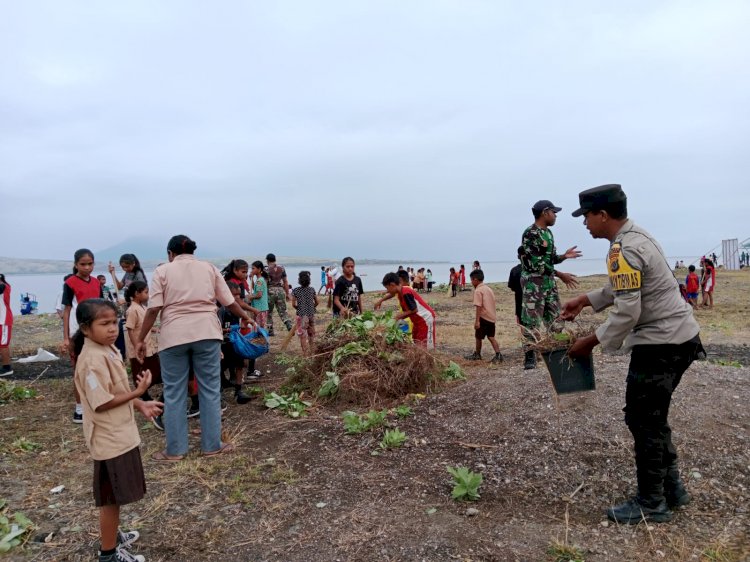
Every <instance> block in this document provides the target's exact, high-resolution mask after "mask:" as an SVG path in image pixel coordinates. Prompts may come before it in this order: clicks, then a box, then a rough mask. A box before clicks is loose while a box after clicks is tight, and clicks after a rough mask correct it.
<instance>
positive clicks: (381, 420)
mask: <svg viewBox="0 0 750 562" xmlns="http://www.w3.org/2000/svg"><path fill="white" fill-rule="evenodd" d="M387 416H388V410H381V411H379V412H378V411H377V410H370V411H369V412H367V413H366V414H365V422H366V423H367V429H373V428H375V427H380V426H381V425H383V424H385V419H386V417H387Z"/></svg>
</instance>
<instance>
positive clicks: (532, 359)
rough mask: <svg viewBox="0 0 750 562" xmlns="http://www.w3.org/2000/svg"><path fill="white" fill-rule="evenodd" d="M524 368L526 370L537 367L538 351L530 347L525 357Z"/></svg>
mask: <svg viewBox="0 0 750 562" xmlns="http://www.w3.org/2000/svg"><path fill="white" fill-rule="evenodd" d="M523 368H524V369H526V370H529V369H536V353H535V352H534V350H533V349H530V350H528V351H527V352H526V355H525V356H524V359H523Z"/></svg>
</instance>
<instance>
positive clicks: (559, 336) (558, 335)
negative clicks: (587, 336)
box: [552, 332, 570, 342]
mask: <svg viewBox="0 0 750 562" xmlns="http://www.w3.org/2000/svg"><path fill="white" fill-rule="evenodd" d="M552 339H553V340H555V341H559V342H569V341H570V334H567V333H565V332H554V333H553V334H552Z"/></svg>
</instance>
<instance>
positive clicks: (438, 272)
mask: <svg viewBox="0 0 750 562" xmlns="http://www.w3.org/2000/svg"><path fill="white" fill-rule="evenodd" d="M669 259H670V263H672V262H674V261H675V260H678V259H683V260H685V263H688V259H687V258H669ZM399 265H403V266H404V267H414V268H417V269H418V268H420V267H424V268H426V269H431V270H432V275H433V281H434V282H435V283H436V284H438V283H446V282H447V281H448V272H449V269H450V268H451V266H453V267H456V268H458V266H459V265H460V264H455V265H454V264H451V263H434V262H432V263H430V262H425V263H414V264H408V263H401V264H398V263H393V264H377V265H358V266H357V270H356V273H357V275H359V276H360V277H361V278H362V283H363V284H364V287H365V291H377V290H380V289H382V285H381V281H382V280H383V276H384V275H385V274H386V273H388V272H389V271H396V269H397V268H398V266H399ZM465 265H466V266H467V267H468V269H469V270H470V269H471V261H467V262H465ZM515 265H516V262H483V263H482V271H484V276H485V281H487V282H489V283H498V282H504V281H507V280H508V274H509V273H510V270H511V269H512V268H513V267H514V266H515ZM286 269H287V274H288V275H289V280H290V281H291V282H292V284H293V285H295V286H296V285H297V276H298V274H299V272H300V271H302V270H307V271H310V272H311V273H312V279H313V285H314V286H315V288H316V289H317V288H319V287H320V266H318V267H317V268H316V267H309V266H308V267H287V268H286ZM561 270H562V271H567V272H570V273H574V274H576V275H595V274H602V273H606V268H605V264H604V259H578V260H569V261H566V262H565V263H564V264H563V266H562V267H561ZM98 274H104V275H106V276H107V279H108V280H110V283H111V277H110V275H109V273H108V272H107V271H95V272H94V275H98ZM117 274H118V276H120V277H121V276H122V274H123V272H122V271H118V273H117ZM146 276H147V277H148V278H149V280H150V279H151V271H146ZM6 278H7V280H8V282H9V283H10V284H11V286H12V287H13V295H12V298H13V303H12V306H13V312H14V314H19V313H20V307H21V303H20V295H21V294H22V293H31V294H33V295H35V296H36V300H37V301H38V302H39V308H38V312H54V310H55V302H56V299H57V296H58V295H59V294H60V293H61V292H62V282H63V275H60V274H59V273H55V274H44V275H6ZM467 283H468V272H467Z"/></svg>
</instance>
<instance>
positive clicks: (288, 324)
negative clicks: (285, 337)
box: [284, 319, 292, 332]
mask: <svg viewBox="0 0 750 562" xmlns="http://www.w3.org/2000/svg"><path fill="white" fill-rule="evenodd" d="M284 325H285V326H286V330H287V332H291V331H292V321H291V320H289V319H287V320H284Z"/></svg>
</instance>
